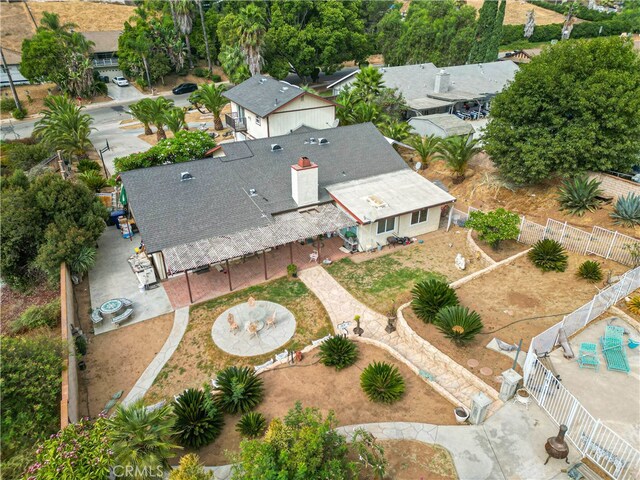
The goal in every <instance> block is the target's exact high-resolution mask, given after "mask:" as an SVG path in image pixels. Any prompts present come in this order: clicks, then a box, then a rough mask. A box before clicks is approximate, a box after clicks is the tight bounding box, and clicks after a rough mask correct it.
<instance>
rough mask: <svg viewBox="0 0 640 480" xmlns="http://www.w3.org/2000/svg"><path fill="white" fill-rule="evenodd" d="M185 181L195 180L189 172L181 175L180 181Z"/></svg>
mask: <svg viewBox="0 0 640 480" xmlns="http://www.w3.org/2000/svg"><path fill="white" fill-rule="evenodd" d="M185 180H193V175H191V174H190V173H189V172H182V173H180V181H181V182H184V181H185Z"/></svg>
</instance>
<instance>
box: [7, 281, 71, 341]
mask: <svg viewBox="0 0 640 480" xmlns="http://www.w3.org/2000/svg"><path fill="white" fill-rule="evenodd" d="M0 295H1V299H0V305H1V307H2V308H0V333H1V334H3V335H4V334H7V333H9V326H10V325H11V323H12V322H13V321H14V320H16V319H17V318H18V317H19V316H20V315H21V314H22V312H24V311H25V310H26V309H27V308H29V307H32V306H34V305H45V304H47V303H49V302H52V301H53V300H55V299H56V298H58V297H59V296H60V291H59V290H57V289H51V288H49V287H48V286H47V284H46V282H44V283H41V284H39V285H38V286H36V287H35V288H33V289H32V290H29V291H27V292H24V293H23V292H18V291H14V290H11V289H10V288H9V287H8V286H7V285H2V287H1V288H0Z"/></svg>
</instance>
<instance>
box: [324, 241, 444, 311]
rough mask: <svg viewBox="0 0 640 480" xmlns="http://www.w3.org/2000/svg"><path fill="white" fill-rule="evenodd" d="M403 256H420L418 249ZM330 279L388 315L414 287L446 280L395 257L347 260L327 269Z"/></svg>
mask: <svg viewBox="0 0 640 480" xmlns="http://www.w3.org/2000/svg"><path fill="white" fill-rule="evenodd" d="M403 253H405V254H407V253H408V255H406V256H409V257H410V256H411V254H413V253H419V252H418V250H417V249H415V252H414V251H411V252H403ZM327 270H328V271H329V273H330V274H331V275H333V277H334V278H335V279H336V280H338V282H340V284H341V285H342V286H343V287H344V288H346V289H347V290H348V291H349V292H350V293H351V294H352V295H353V296H354V297H355V298H357V299H358V300H360V301H361V302H363V303H364V304H366V305H368V306H370V307H371V308H373V309H374V310H376V311H378V312H380V313H382V314H387V313H389V310H390V309H391V308H392V307H393V306H395V308H397V307H399V306H400V305H401V304H402V303H405V302H407V301H409V299H410V296H411V289H412V288H413V285H414V284H415V283H416V282H418V281H420V280H426V279H431V278H439V279H442V280H446V278H445V277H444V276H443V275H440V274H438V273H435V272H431V271H428V270H423V269H421V268H415V267H408V266H406V265H404V264H403V263H402V262H400V261H399V260H397V259H396V258H394V255H385V256H382V257H378V258H374V259H371V260H367V261H366V262H362V263H354V262H353V261H351V259H349V258H343V259H342V260H340V261H338V262H335V263H333V264H331V265H329V266H328V267H327Z"/></svg>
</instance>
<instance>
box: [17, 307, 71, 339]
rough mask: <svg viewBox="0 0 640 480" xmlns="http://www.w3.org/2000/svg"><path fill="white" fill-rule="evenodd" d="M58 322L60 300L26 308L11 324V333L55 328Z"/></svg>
mask: <svg viewBox="0 0 640 480" xmlns="http://www.w3.org/2000/svg"><path fill="white" fill-rule="evenodd" d="M58 322H60V300H54V301H53V302H51V303H47V304H46V305H34V306H32V307H29V308H27V309H26V310H25V311H24V313H23V314H22V315H20V316H19V317H18V319H17V320H15V321H14V322H13V323H12V324H11V331H12V332H13V333H20V332H26V331H28V330H34V329H36V328H40V327H55V326H56V325H57V324H58Z"/></svg>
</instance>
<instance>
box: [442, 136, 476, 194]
mask: <svg viewBox="0 0 640 480" xmlns="http://www.w3.org/2000/svg"><path fill="white" fill-rule="evenodd" d="M481 151H482V148H480V147H479V146H478V140H476V139H474V138H473V136H472V135H469V136H468V137H464V136H461V135H456V136H453V137H449V138H447V139H446V140H444V141H443V142H441V143H440V145H439V147H438V157H439V158H442V159H443V160H444V161H445V162H447V166H448V167H449V168H450V169H451V170H452V171H453V173H455V174H456V176H455V177H454V181H455V182H456V183H459V182H462V181H463V180H464V172H465V171H466V169H467V165H468V164H469V160H471V159H472V158H473V157H474V156H475V155H476V154H478V153H480V152H481Z"/></svg>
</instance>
